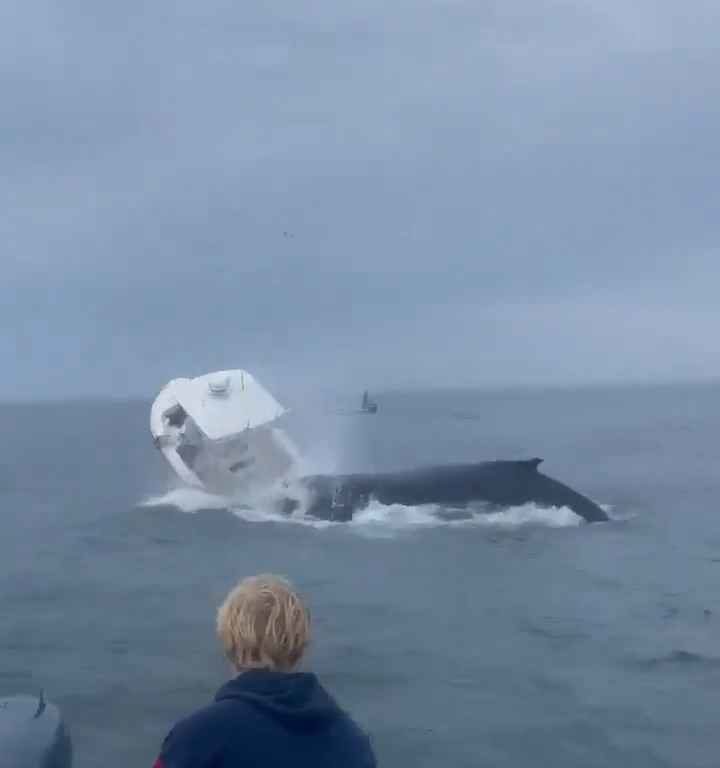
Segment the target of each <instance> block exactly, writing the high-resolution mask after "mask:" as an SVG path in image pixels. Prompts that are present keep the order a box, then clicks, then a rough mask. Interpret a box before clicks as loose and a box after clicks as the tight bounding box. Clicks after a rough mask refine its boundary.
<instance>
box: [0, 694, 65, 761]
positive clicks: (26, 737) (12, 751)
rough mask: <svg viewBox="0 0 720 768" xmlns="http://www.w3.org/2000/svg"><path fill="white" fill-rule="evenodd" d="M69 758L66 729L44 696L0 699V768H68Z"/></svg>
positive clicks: (56, 708) (51, 704)
mask: <svg viewBox="0 0 720 768" xmlns="http://www.w3.org/2000/svg"><path fill="white" fill-rule="evenodd" d="M72 758H73V750H72V742H71V739H70V732H69V729H68V727H67V725H66V724H65V721H64V720H63V717H62V715H61V713H60V710H59V709H58V707H57V706H56V705H55V704H53V703H52V702H50V701H47V700H46V699H45V695H44V694H43V693H41V694H40V696H27V695H19V696H10V697H7V698H0V768H71V766H72Z"/></svg>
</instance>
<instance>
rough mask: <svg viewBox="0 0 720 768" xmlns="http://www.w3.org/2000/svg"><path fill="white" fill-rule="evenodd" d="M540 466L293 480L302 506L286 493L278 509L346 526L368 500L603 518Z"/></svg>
mask: <svg viewBox="0 0 720 768" xmlns="http://www.w3.org/2000/svg"><path fill="white" fill-rule="evenodd" d="M542 461H543V460H542V459H540V458H532V459H525V460H517V461H512V460H496V461H486V462H478V463H466V464H445V465H439V466H427V467H419V468H415V469H407V470H402V471H398V472H381V473H368V474H363V473H360V474H348V475H310V476H305V477H302V478H301V479H300V481H299V485H300V487H301V488H302V489H303V490H304V491H305V500H304V502H303V501H302V500H300V499H299V498H297V495H296V497H293V495H292V494H288V495H287V497H285V498H284V499H283V501H282V509H283V511H284V512H285V513H292V512H294V511H295V510H297V509H298V508H299V507H304V510H303V511H304V514H305V515H307V516H308V517H313V518H317V519H320V520H331V521H338V522H347V521H349V520H351V519H352V517H353V515H355V514H356V513H357V512H360V511H362V510H363V509H365V508H366V507H367V506H368V504H370V503H371V502H372V501H377V502H380V503H381V504H403V505H407V506H415V505H422V504H434V505H439V506H444V507H453V508H458V507H459V508H467V507H469V506H470V505H477V504H482V505H483V510H484V511H493V510H495V509H498V508H507V507H515V506H520V505H523V504H528V503H533V504H536V505H537V506H539V507H543V508H562V507H566V508H569V509H571V510H572V511H573V512H574V513H575V514H576V515H578V516H579V517H581V518H582V519H583V520H585V521H586V522H588V523H598V522H604V521H607V520H608V519H609V518H608V515H607V513H606V512H605V511H604V510H603V509H602V508H601V507H600V506H599V505H598V504H597V503H595V502H594V501H592V500H591V499H590V498H588V497H587V496H584V495H583V494H581V493H579V492H578V491H576V490H573V489H572V488H570V487H569V486H567V485H565V484H563V483H561V482H560V481H559V480H556V479H554V478H552V477H550V476H548V475H546V474H543V473H542V472H540V471H539V467H540V464H541V463H542ZM298 495H299V494H298Z"/></svg>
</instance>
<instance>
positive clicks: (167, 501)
mask: <svg viewBox="0 0 720 768" xmlns="http://www.w3.org/2000/svg"><path fill="white" fill-rule="evenodd" d="M140 506H142V507H173V508H175V509H178V510H179V511H181V512H184V513H186V514H198V513H200V512H205V511H210V510H222V509H226V510H228V511H229V512H231V513H232V514H233V515H235V516H236V517H238V518H240V519H241V520H244V521H245V522H249V523H283V524H290V525H304V526H309V527H312V528H318V529H324V528H332V527H338V526H344V527H346V528H348V529H351V530H358V531H362V530H368V531H372V530H383V529H384V530H386V531H389V532H391V531H401V530H412V529H422V528H441V527H442V528H454V527H467V526H478V527H486V528H506V529H513V528H520V527H524V526H543V527H547V528H571V527H576V526H579V525H582V523H583V520H582V518H581V517H579V516H578V515H576V514H575V513H574V512H573V511H572V510H571V509H569V508H567V507H560V508H547V507H539V506H537V505H536V504H532V503H529V504H523V505H520V506H517V507H508V508H507V509H502V510H497V511H492V512H488V511H484V510H483V511H481V510H478V509H477V508H476V509H472V508H470V509H453V508H448V507H443V506H439V505H435V504H427V505H417V506H406V505H404V504H381V503H379V502H371V503H370V504H369V505H368V506H367V507H366V508H365V509H363V510H362V511H360V512H357V513H356V514H355V515H354V516H353V519H352V520H351V521H350V522H347V523H340V522H333V521H329V520H317V519H315V518H311V517H307V516H306V515H304V514H303V513H302V512H296V513H294V514H292V515H284V514H282V513H279V512H277V511H275V510H273V509H272V508H271V504H266V503H263V502H262V501H259V502H257V503H253V504H243V503H238V502H237V501H236V500H234V499H232V498H227V497H224V496H219V495H215V494H211V493H208V492H206V491H203V490H200V489H195V488H176V489H173V490H171V491H168V492H167V493H165V494H162V495H159V496H151V497H148V498H146V499H144V500H143V501H142V502H141V503H140Z"/></svg>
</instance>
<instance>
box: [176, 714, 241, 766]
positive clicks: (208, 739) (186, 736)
mask: <svg viewBox="0 0 720 768" xmlns="http://www.w3.org/2000/svg"><path fill="white" fill-rule="evenodd" d="M238 708H243V705H242V703H240V702H231V701H214V702H212V703H210V704H207V705H206V706H204V707H201V708H200V709H197V710H196V711H195V712H193V713H191V714H190V715H187V716H186V717H184V718H182V719H181V720H178V722H177V723H175V725H174V726H173V728H172V730H171V731H170V732H169V733H168V735H167V736H166V738H165V741H164V742H163V747H162V751H163V753H164V754H166V755H171V754H172V755H199V754H202V753H204V752H205V751H206V750H207V749H210V750H215V749H217V747H218V746H219V745H221V744H223V743H226V742H227V741H228V740H232V739H233V737H234V736H235V735H236V733H237V730H238V725H239V724H240V723H242V719H238V717H237V715H238Z"/></svg>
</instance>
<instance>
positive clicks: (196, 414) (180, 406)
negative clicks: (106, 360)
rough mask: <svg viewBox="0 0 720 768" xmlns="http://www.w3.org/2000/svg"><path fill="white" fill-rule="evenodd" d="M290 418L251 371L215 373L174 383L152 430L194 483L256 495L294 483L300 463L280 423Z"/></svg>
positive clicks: (158, 406) (157, 405)
mask: <svg viewBox="0 0 720 768" xmlns="http://www.w3.org/2000/svg"><path fill="white" fill-rule="evenodd" d="M286 413H287V409H285V408H284V407H283V406H282V405H281V404H280V403H279V402H278V401H277V400H276V399H275V398H274V397H273V396H272V395H271V394H270V393H269V392H268V391H267V390H266V389H265V388H264V387H263V386H262V385H261V384H260V383H259V382H258V381H257V380H256V379H255V377H254V376H252V374H250V373H248V372H247V371H244V370H241V369H235V370H226V371H215V372H212V373H207V374H204V375H202V376H198V377H196V378H178V379H173V380H172V381H170V382H168V383H167V384H166V385H165V386H164V387H163V389H162V390H161V391H160V393H159V394H158V396H157V397H156V398H155V401H154V402H153V404H152V407H151V409H150V431H151V433H152V438H153V442H154V444H155V446H156V447H157V448H158V450H159V451H160V452H161V453H162V455H163V456H164V457H165V459H166V460H167V462H168V463H169V464H170V466H171V467H172V469H173V470H174V472H175V473H176V474H177V475H178V477H179V478H180V479H181V480H182V481H183V482H184V483H186V484H187V485H191V486H195V487H198V488H203V489H204V490H207V491H210V492H212V493H220V494H237V493H250V492H252V491H255V490H265V489H267V488H269V487H272V486H273V485H274V484H275V483H277V482H279V481H282V480H284V479H286V478H288V477H289V476H291V475H292V473H293V470H294V468H295V467H296V466H297V464H298V460H299V456H298V452H297V450H296V448H295V446H294V445H293V444H292V442H291V440H290V438H289V437H288V435H287V434H286V433H285V431H284V430H283V429H282V428H281V427H280V425H279V422H280V420H281V419H282V417H283V416H284V415H285V414H286Z"/></svg>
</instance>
